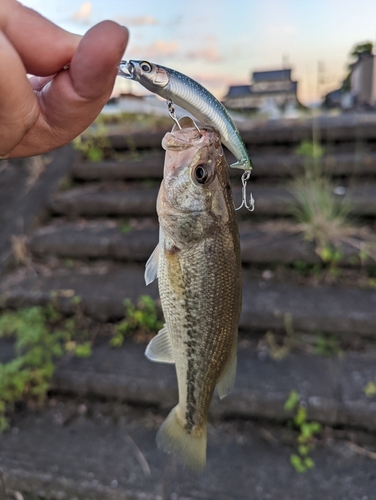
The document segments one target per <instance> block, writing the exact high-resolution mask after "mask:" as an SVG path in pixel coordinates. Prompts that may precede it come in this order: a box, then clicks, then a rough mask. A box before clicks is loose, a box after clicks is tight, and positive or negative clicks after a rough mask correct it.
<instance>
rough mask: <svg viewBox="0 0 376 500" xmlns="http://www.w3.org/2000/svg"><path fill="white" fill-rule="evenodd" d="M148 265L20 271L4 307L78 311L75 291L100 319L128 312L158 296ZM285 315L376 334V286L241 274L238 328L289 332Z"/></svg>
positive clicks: (296, 322) (316, 328)
mask: <svg viewBox="0 0 376 500" xmlns="http://www.w3.org/2000/svg"><path fill="white" fill-rule="evenodd" d="M143 275H144V266H142V265H136V264H134V265H126V266H121V265H115V264H102V263H99V264H98V266H94V265H91V266H81V267H77V268H73V269H57V270H55V271H51V270H49V269H46V271H45V273H44V274H43V272H41V273H40V274H38V273H36V272H35V271H34V270H31V271H30V272H27V271H23V270H20V271H19V272H15V273H14V274H13V275H10V276H9V277H8V279H7V280H6V281H5V280H4V281H3V283H2V284H1V286H0V303H1V305H2V307H11V308H20V307H24V306H29V305H32V304H46V303H48V302H49V301H50V300H51V297H52V296H54V297H55V299H54V300H56V301H57V302H58V304H59V306H60V308H61V309H62V310H63V311H64V312H66V313H71V312H74V310H75V303H74V300H72V298H73V297H74V295H78V296H80V297H81V307H82V310H83V311H84V312H85V313H86V314H88V315H89V316H91V317H93V318H96V319H98V320H100V321H109V320H113V319H119V318H122V317H123V316H124V306H123V300H124V299H125V298H130V299H131V300H133V301H136V300H137V299H138V298H139V296H140V295H142V294H145V293H146V294H149V295H151V296H152V297H153V298H158V290H157V283H155V282H154V283H152V284H151V285H149V287H146V286H145V284H144V277H143ZM287 319H288V320H289V321H291V325H292V328H294V329H295V330H296V331H301V332H314V333H317V332H328V333H331V334H342V335H348V336H350V337H354V338H356V337H357V336H360V337H362V336H365V337H370V338H375V337H376V290H373V289H348V288H337V287H317V288H313V287H305V286H296V285H295V286H294V285H287V284H286V285H277V284H272V283H267V282H265V281H260V282H256V281H254V280H253V279H252V278H251V277H250V273H249V272H248V271H244V272H243V309H242V313H241V317H240V328H241V329H243V330H246V331H255V330H258V331H260V330H261V331H266V330H269V329H272V330H276V331H285V327H286V321H287Z"/></svg>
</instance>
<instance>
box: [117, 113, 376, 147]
mask: <svg viewBox="0 0 376 500" xmlns="http://www.w3.org/2000/svg"><path fill="white" fill-rule="evenodd" d="M314 125H315V126H316V127H317V129H318V130H319V132H320V139H321V141H322V142H324V143H329V144H331V143H338V142H339V143H341V142H353V143H355V144H357V143H362V142H363V141H374V140H375V139H376V118H375V117H374V116H373V115H372V114H370V113H369V114H366V113H364V114H355V113H354V114H344V115H340V116H324V115H322V116H318V117H315V118H311V117H310V118H301V119H295V120H286V119H281V120H268V121H267V120H245V121H244V122H243V123H239V124H238V127H239V131H240V134H241V136H242V138H243V141H244V142H245V144H246V145H247V146H248V147H249V149H250V151H251V152H252V149H251V148H255V147H260V146H269V145H277V144H278V145H287V144H288V145H290V146H291V145H297V144H299V143H300V142H302V141H304V140H307V141H312V128H313V126H314ZM169 130H171V129H169ZM166 132H167V130H166V129H164V130H160V131H159V132H148V131H145V132H136V133H132V134H129V131H128V130H127V128H126V126H121V125H118V126H111V127H109V139H110V141H111V143H112V145H113V147H114V148H116V149H131V150H134V149H143V148H158V147H159V146H160V144H161V141H162V138H163V136H164V135H165V133H166Z"/></svg>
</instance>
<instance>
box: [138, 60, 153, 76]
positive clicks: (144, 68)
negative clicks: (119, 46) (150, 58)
mask: <svg viewBox="0 0 376 500" xmlns="http://www.w3.org/2000/svg"><path fill="white" fill-rule="evenodd" d="M140 67H141V69H142V71H145V73H150V71H151V64H150V63H148V62H147V61H143V62H142V63H141V64H140Z"/></svg>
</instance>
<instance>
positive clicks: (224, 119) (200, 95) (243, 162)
mask: <svg viewBox="0 0 376 500" xmlns="http://www.w3.org/2000/svg"><path fill="white" fill-rule="evenodd" d="M119 75H121V76H125V77H126V78H130V79H132V80H136V81H138V82H139V83H140V84H141V85H143V86H144V87H145V88H146V89H148V90H150V91H151V92H153V93H155V94H157V95H159V96H160V97H163V98H164V99H167V100H172V101H173V102H174V103H175V104H177V105H178V106H181V107H182V108H183V109H185V110H186V111H188V112H189V113H191V114H192V115H193V116H194V117H195V118H197V119H198V120H200V122H202V123H203V124H205V125H211V126H213V127H215V128H216V129H217V130H218V131H219V133H220V134H221V140H222V142H223V144H224V145H225V146H226V147H227V148H228V149H229V150H230V151H231V152H232V153H233V155H234V156H235V158H236V160H237V161H236V163H234V164H233V165H231V166H232V167H235V168H241V169H244V170H251V168H252V163H251V160H250V158H249V155H248V152H247V149H246V147H245V145H244V143H243V141H242V139H241V137H240V133H239V131H238V129H237V127H236V125H235V123H234V121H233V119H232V118H231V116H230V114H229V112H228V111H227V109H226V108H225V107H224V106H223V104H221V103H220V102H219V101H218V100H217V99H216V98H215V97H214V96H213V95H212V94H211V93H210V92H209V91H208V90H206V89H205V87H203V86H202V85H200V84H199V83H198V82H196V81H195V80H193V79H192V78H189V77H188V76H186V75H184V74H182V73H179V72H178V71H175V70H173V69H171V68H166V67H165V66H160V65H157V64H152V63H149V62H147V61H122V62H121V64H120V71H119Z"/></svg>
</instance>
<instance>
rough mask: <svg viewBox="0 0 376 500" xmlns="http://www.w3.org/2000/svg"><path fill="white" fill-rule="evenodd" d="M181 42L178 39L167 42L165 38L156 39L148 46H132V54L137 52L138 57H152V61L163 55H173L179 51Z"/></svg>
mask: <svg viewBox="0 0 376 500" xmlns="http://www.w3.org/2000/svg"><path fill="white" fill-rule="evenodd" d="M178 50H179V43H178V42H176V41H170V42H166V41H165V40H156V41H155V42H154V43H151V44H150V45H146V46H141V45H138V46H133V47H131V50H129V52H130V51H131V52H132V54H133V53H134V54H137V58H138V59H140V58H142V59H150V60H151V61H153V60H157V59H158V58H163V57H173V56H175V55H176V54H177V53H178Z"/></svg>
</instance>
